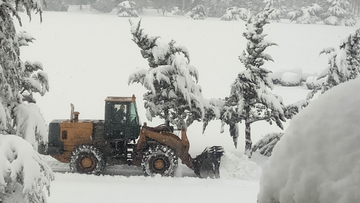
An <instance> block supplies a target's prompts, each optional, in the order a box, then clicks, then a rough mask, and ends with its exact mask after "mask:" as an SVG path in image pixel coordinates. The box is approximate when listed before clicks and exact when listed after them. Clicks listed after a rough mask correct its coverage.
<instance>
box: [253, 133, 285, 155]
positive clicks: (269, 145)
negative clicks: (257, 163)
mask: <svg viewBox="0 0 360 203" xmlns="http://www.w3.org/2000/svg"><path fill="white" fill-rule="evenodd" d="M283 135H284V133H282V132H280V133H269V134H267V135H265V136H264V137H263V138H261V139H260V140H259V141H258V142H256V143H255V144H254V147H253V152H255V151H257V150H258V151H259V152H260V154H262V155H264V156H271V154H272V151H273V149H274V147H275V145H276V144H277V142H278V141H279V140H280V139H281V137H282V136H283Z"/></svg>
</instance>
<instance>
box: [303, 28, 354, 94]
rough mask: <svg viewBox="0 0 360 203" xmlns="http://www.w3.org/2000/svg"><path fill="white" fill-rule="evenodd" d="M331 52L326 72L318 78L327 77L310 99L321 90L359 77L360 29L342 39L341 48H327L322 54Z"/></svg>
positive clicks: (313, 91) (312, 92)
mask: <svg viewBox="0 0 360 203" xmlns="http://www.w3.org/2000/svg"><path fill="white" fill-rule="evenodd" d="M324 53H325V54H329V60H328V67H327V69H326V70H325V71H326V73H325V74H323V75H321V76H319V78H318V79H321V78H324V77H326V81H325V83H324V84H323V85H322V86H321V87H318V88H315V89H313V90H312V91H311V92H310V93H309V95H308V99H311V98H313V96H314V95H315V94H316V93H317V92H318V91H320V90H321V93H324V92H325V91H327V90H329V89H331V88H332V87H334V86H337V85H338V84H340V83H344V82H346V81H349V80H352V79H355V78H357V77H358V76H359V75H360V29H357V30H356V31H355V32H354V33H352V34H350V35H349V36H348V37H347V38H346V39H344V40H343V41H341V43H340V46H339V49H335V48H326V49H324V50H323V51H321V52H320V54H324Z"/></svg>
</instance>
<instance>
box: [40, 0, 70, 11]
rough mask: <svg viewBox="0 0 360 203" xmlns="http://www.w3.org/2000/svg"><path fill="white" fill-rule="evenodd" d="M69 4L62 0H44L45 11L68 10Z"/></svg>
mask: <svg viewBox="0 0 360 203" xmlns="http://www.w3.org/2000/svg"><path fill="white" fill-rule="evenodd" d="M68 9H69V5H67V4H66V3H65V2H64V1H63V0H46V6H45V8H44V10H45V11H68Z"/></svg>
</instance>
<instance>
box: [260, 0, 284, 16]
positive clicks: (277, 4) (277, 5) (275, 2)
mask: <svg viewBox="0 0 360 203" xmlns="http://www.w3.org/2000/svg"><path fill="white" fill-rule="evenodd" d="M264 3H266V4H267V3H271V5H272V7H273V11H272V12H271V13H270V14H269V19H270V20H276V21H280V18H281V17H282V15H283V10H282V8H281V0H264Z"/></svg>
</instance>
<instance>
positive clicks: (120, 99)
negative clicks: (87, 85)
mask: <svg viewBox="0 0 360 203" xmlns="http://www.w3.org/2000/svg"><path fill="white" fill-rule="evenodd" d="M135 100H136V97H135V95H133V96H132V97H116V96H108V97H106V99H105V101H108V102H135Z"/></svg>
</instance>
